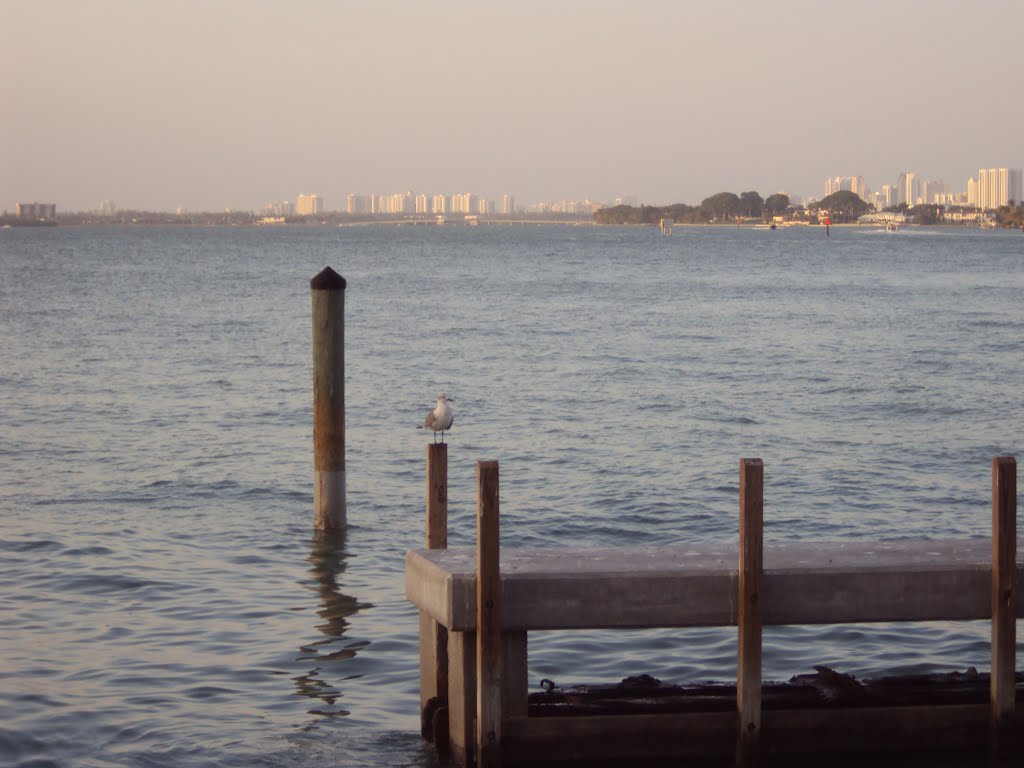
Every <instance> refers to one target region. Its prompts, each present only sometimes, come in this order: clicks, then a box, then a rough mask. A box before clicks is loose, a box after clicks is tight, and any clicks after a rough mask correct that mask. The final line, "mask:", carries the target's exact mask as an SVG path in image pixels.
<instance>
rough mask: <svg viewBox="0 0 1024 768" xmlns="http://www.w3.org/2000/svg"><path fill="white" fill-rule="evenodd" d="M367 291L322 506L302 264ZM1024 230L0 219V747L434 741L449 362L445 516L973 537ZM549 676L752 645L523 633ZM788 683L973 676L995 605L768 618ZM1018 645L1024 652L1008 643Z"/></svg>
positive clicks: (313, 762) (661, 634)
mask: <svg viewBox="0 0 1024 768" xmlns="http://www.w3.org/2000/svg"><path fill="white" fill-rule="evenodd" d="M326 265H331V266H332V267H334V268H335V269H336V270H337V271H338V272H339V273H341V274H342V275H344V276H345V278H346V279H347V280H348V289H347V291H346V296H345V301H346V331H345V333H346V428H347V479H348V490H349V494H348V520H349V526H348V529H347V532H346V533H345V534H344V535H343V536H340V537H333V538H332V537H324V536H317V535H316V534H315V533H314V532H313V530H312V524H311V522H312V492H311V491H312V427H311V424H312V408H311V400H312V395H311V387H312V385H311V362H310V361H311V353H310V295H309V279H310V278H311V277H312V276H313V275H315V274H316V273H317V272H319V271H320V270H321V269H322V268H323V267H324V266H326ZM1022 296H1024V237H1022V236H1021V234H1020V233H1019V232H1017V233H1012V232H981V231H977V230H960V229H945V228H934V229H924V228H922V229H915V228H907V229H904V230H903V231H901V232H898V233H885V232H882V231H878V230H873V229H855V228H837V229H833V230H832V233H831V237H829V238H826V237H825V235H824V232H823V231H822V230H820V229H817V228H814V229H805V230H800V229H787V230H778V231H774V232H769V231H758V230H750V229H732V228H708V229H705V228H699V227H697V228H676V230H675V233H674V234H673V235H672V236H671V237H661V236H660V235H659V233H658V232H657V230H656V229H653V228H628V229H627V228H623V229H618V228H592V227H565V226H545V227H508V226H480V227H457V226H447V227H396V226H367V227H351V228H345V227H342V228H327V227H281V228H188V227H181V228H176V227H166V228H160V227H139V228H71V227H64V228H38V229H37V228H14V229H5V230H0V361H2V365H0V763H2V764H3V765H10V766H15V767H17V768H41V767H42V766H89V767H95V768H106V767H108V766H170V765H174V766H271V765H273V766H279V765H280V766H296V767H303V768H304V767H306V766H310V767H312V766H341V767H342V768H346V767H349V766H417V767H428V766H433V765H435V764H437V761H436V758H435V757H434V756H433V755H432V750H431V748H430V747H429V746H428V745H425V744H424V743H422V742H421V740H420V737H419V720H418V675H417V651H416V647H417V639H416V631H417V621H416V612H415V610H414V609H413V608H412V607H411V606H410V605H409V604H408V603H407V602H406V601H405V599H404V593H403V567H404V554H405V551H406V550H407V549H409V548H414V547H419V546H421V545H422V539H423V507H424V485H425V463H424V457H425V449H424V446H425V444H426V443H428V442H429V441H430V440H431V439H432V435H430V434H429V433H424V432H423V431H422V430H420V431H418V430H417V429H416V425H417V424H419V423H421V422H422V419H423V417H424V416H425V414H426V412H427V410H428V409H429V408H430V407H431V405H432V403H433V401H434V398H435V396H436V394H437V392H438V391H442V390H443V391H446V392H447V393H448V394H449V395H450V396H452V397H453V398H454V400H455V402H454V406H455V412H456V419H455V425H454V428H453V430H452V432H451V433H450V435H449V436H448V440H449V443H450V447H449V489H450V490H449V498H450V533H449V543H450V545H451V546H471V545H472V544H473V542H474V538H475V521H474V515H475V499H474V471H475V462H476V461H477V460H490V459H495V460H498V461H499V462H500V471H501V513H502V543H503V546H504V547H513V546H532V547H541V546H543V547H586V546H615V545H639V544H681V543H700V542H720V541H733V540H735V538H736V530H737V508H738V501H737V492H738V487H737V486H738V464H739V459H740V458H741V457H760V458H762V459H763V460H764V463H765V538H766V539H767V540H768V541H786V540H853V539H860V540H873V539H900V538H934V539H939V538H950V537H957V538H969V537H987V536H988V535H989V533H990V461H991V457H992V456H993V455H995V454H1000V453H1015V454H1019V453H1020V449H1021V426H1022V424H1024V397H1022V390H1021V384H1022V382H1024V302H1022ZM530 642H531V646H530V667H529V680H530V684H531V689H532V690H538V689H539V681H540V679H541V678H545V677H546V678H551V679H553V680H555V681H556V682H558V683H559V684H562V685H566V684H573V683H580V682H610V681H617V680H619V679H621V678H623V677H625V676H627V675H635V674H642V673H647V674H652V675H654V676H656V677H658V678H660V679H663V680H666V681H669V682H692V681H697V680H727V679H729V678H731V677H732V676H733V675H734V674H735V630H730V629H702V630H686V631H680V630H672V631H669V630H652V631H643V632H641V631H636V632H633V631H630V632H619V633H611V632H596V631H595V632H584V633H537V634H535V635H531V638H530ZM764 646H765V669H764V673H765V677H766V678H768V679H773V680H782V679H787V678H788V677H789V676H791V675H794V674H800V673H805V672H808V671H810V670H811V667H812V666H813V665H815V664H827V665H829V666H832V667H834V668H836V669H839V670H840V671H843V672H849V673H852V674H855V675H858V676H861V677H863V676H868V677H870V676H873V675H879V674H886V673H901V672H917V671H951V670H955V669H959V670H963V669H965V668H966V667H968V666H971V665H973V666H976V667H978V668H979V669H987V667H988V664H989V655H988V654H989V638H988V627H987V625H986V624H985V623H973V622H968V623H928V624H921V625H913V626H906V625H900V624H884V625H858V626H838V627H780V628H771V629H769V630H768V631H766V634H765V641H764ZM1020 648H1021V646H1018V664H1019V663H1020V661H1019V660H1020V658H1021V651H1020Z"/></svg>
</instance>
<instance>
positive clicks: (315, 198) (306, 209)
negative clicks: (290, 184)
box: [295, 195, 324, 216]
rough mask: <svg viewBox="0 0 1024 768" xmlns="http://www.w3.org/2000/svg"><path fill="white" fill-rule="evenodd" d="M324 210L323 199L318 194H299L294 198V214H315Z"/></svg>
mask: <svg viewBox="0 0 1024 768" xmlns="http://www.w3.org/2000/svg"><path fill="white" fill-rule="evenodd" d="M323 210H324V201H323V198H322V197H320V195H299V196H298V197H297V198H295V215H296V216H315V215H317V214H318V213H322V212H323Z"/></svg>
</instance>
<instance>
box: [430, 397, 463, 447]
mask: <svg viewBox="0 0 1024 768" xmlns="http://www.w3.org/2000/svg"><path fill="white" fill-rule="evenodd" d="M451 402H453V401H452V399H451V398H450V397H448V395H446V394H445V393H444V392H441V393H440V394H439V395H438V396H437V405H435V406H434V410H432V411H431V412H430V413H428V414H427V418H425V419H424V420H423V427H422V429H432V430H434V442H435V443H436V442H437V433H438V432H440V433H441V442H442V443H443V442H444V433H445V430H447V429H451V428H452V422H453V421H455V413H454V412H453V411H452V407H451V406H450V405H448V403H451Z"/></svg>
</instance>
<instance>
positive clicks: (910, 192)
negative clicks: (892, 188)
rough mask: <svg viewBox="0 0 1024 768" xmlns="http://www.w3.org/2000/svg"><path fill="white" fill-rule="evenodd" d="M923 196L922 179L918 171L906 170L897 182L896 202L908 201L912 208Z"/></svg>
mask: <svg viewBox="0 0 1024 768" xmlns="http://www.w3.org/2000/svg"><path fill="white" fill-rule="evenodd" d="M920 197H921V179H920V178H918V175H917V174H916V173H913V172H911V171H904V172H903V173H901V174H900V177H899V179H898V180H897V182H896V203H897V205H899V204H900V203H906V204H907V205H909V206H910V207H911V208H913V207H914V206H915V205H917V203H918V200H919V199H920Z"/></svg>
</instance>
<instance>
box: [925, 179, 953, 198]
mask: <svg viewBox="0 0 1024 768" xmlns="http://www.w3.org/2000/svg"><path fill="white" fill-rule="evenodd" d="M948 194H949V184H947V183H946V181H945V180H944V179H937V180H936V181H926V182H925V183H924V193H923V195H922V197H923V198H924V202H926V203H929V204H934V203H942V202H943V201H944V200H945V198H946V196H947V195H948Z"/></svg>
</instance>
